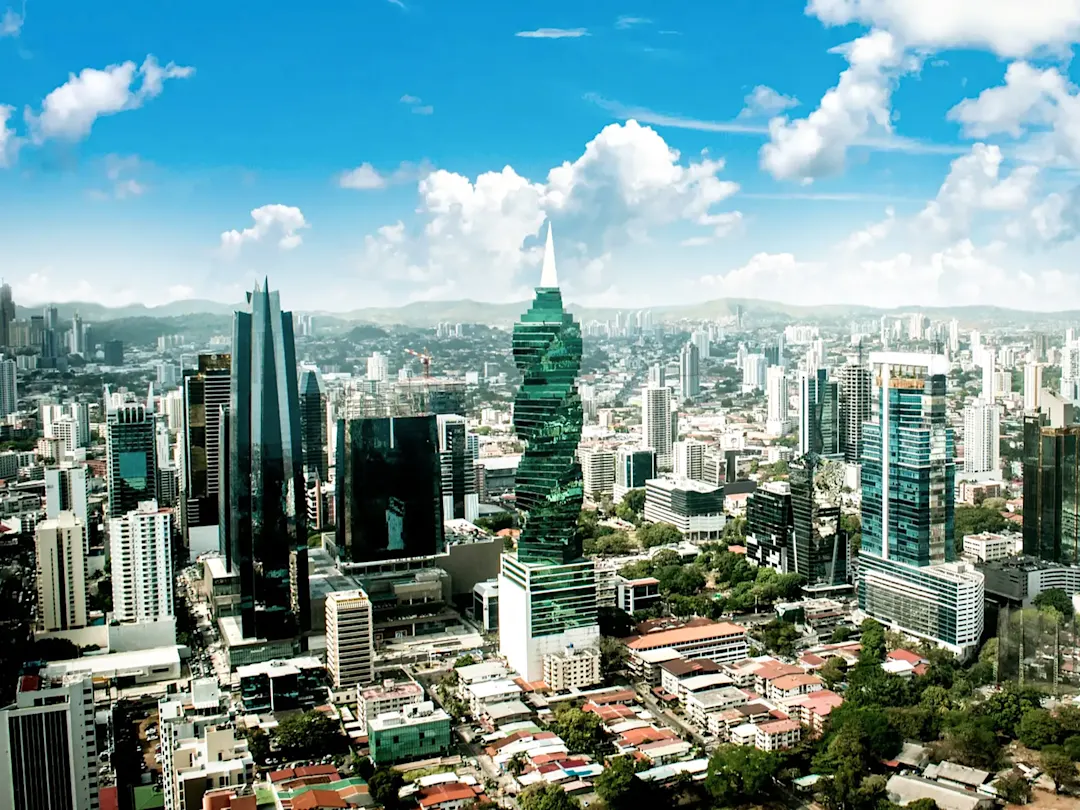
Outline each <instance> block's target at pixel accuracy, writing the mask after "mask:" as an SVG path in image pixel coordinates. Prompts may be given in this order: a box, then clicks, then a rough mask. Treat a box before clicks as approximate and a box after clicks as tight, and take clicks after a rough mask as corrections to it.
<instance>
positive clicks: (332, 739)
mask: <svg viewBox="0 0 1080 810" xmlns="http://www.w3.org/2000/svg"><path fill="white" fill-rule="evenodd" d="M274 739H275V740H276V742H277V746H278V748H280V749H281V750H282V751H283V752H285V754H286V756H287V757H289V758H290V759H301V758H315V757H323V756H326V754H327V753H333V752H335V751H337V750H338V749H339V748H340V747H341V743H342V737H341V734H340V733H339V730H338V724H337V723H336V722H335V721H334V720H331V719H330V718H329V717H327V716H326V715H325V714H323V713H322V712H316V711H310V712H305V713H304V714H294V715H291V716H290V717H286V718H285V719H283V720H280V721H278V725H277V728H275V729H274Z"/></svg>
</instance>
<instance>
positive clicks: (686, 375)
mask: <svg viewBox="0 0 1080 810" xmlns="http://www.w3.org/2000/svg"><path fill="white" fill-rule="evenodd" d="M700 393H701V353H700V350H699V349H698V347H697V345H696V344H694V343H687V344H686V345H685V346H683V347H682V350H681V351H680V352H679V394H680V395H681V397H682V399H683V400H684V401H685V400H687V399H693V398H694V397H696V396H697V395H698V394H700Z"/></svg>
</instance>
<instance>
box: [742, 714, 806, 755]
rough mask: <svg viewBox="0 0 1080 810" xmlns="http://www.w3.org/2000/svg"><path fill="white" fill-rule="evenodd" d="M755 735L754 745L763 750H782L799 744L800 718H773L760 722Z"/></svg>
mask: <svg viewBox="0 0 1080 810" xmlns="http://www.w3.org/2000/svg"><path fill="white" fill-rule="evenodd" d="M756 728H757V733H756V735H755V737H754V746H755V747H757V748H759V749H760V750H762V751H780V750H782V749H784V748H791V747H792V746H793V745H796V744H798V742H799V737H800V734H801V731H802V729H801V727H800V726H799V721H798V720H792V719H790V718H789V719H787V720H772V721H770V722H768V723H759V724H758V725H757V726H756Z"/></svg>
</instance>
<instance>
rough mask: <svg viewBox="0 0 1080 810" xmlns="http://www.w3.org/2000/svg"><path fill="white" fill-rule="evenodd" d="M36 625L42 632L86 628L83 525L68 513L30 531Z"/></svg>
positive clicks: (43, 522) (85, 540)
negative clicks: (35, 596)
mask: <svg viewBox="0 0 1080 810" xmlns="http://www.w3.org/2000/svg"><path fill="white" fill-rule="evenodd" d="M34 540H35V543H34V546H35V551H36V555H35V556H36V559H37V596H38V624H39V625H40V626H41V629H43V630H45V631H46V632H52V631H54V630H72V629H74V628H76V627H86V579H87V577H86V558H87V555H88V552H89V540H88V539H87V535H86V524H85V523H84V522H83V521H81V520H79V518H77V517H76V516H75V514H74V513H72V512H61V513H60V514H59V515H57V517H56V518H55V519H53V520H43V521H42V522H41V523H39V524H38V525H37V528H36V529H35V530H34Z"/></svg>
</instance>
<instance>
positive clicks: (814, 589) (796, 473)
mask: <svg viewBox="0 0 1080 810" xmlns="http://www.w3.org/2000/svg"><path fill="white" fill-rule="evenodd" d="M789 472H790V475H789V481H790V483H791V519H792V535H791V538H792V549H793V554H792V556H791V569H790V570H792V571H794V572H795V573H797V574H802V575H803V576H804V577H806V581H805V583H804V584H803V587H804V588H805V589H806V590H807V591H808V592H810V593H820V592H827V591H829V590H831V589H834V588H844V587H847V573H848V538H847V533H846V532H845V531H844V530H843V528H842V526H841V525H840V500H841V492H842V490H843V487H844V465H843V464H842V463H840V462H839V461H833V460H830V459H826V458H822V457H820V456H815V455H808V456H802V457H801V458H798V459H796V460H795V461H793V462H792V463H791V465H790V470H789Z"/></svg>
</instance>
